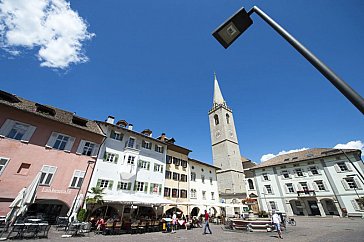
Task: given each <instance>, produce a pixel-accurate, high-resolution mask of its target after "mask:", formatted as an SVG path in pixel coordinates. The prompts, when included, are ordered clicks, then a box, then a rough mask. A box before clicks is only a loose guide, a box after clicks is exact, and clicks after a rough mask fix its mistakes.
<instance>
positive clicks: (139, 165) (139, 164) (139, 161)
mask: <svg viewBox="0 0 364 242" xmlns="http://www.w3.org/2000/svg"><path fill="white" fill-rule="evenodd" d="M141 166H142V161H141V160H138V168H140V167H141Z"/></svg>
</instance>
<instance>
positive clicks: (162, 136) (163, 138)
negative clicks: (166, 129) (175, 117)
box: [161, 133, 166, 141]
mask: <svg viewBox="0 0 364 242" xmlns="http://www.w3.org/2000/svg"><path fill="white" fill-rule="evenodd" d="M165 140H166V134H165V133H162V135H161V141H165Z"/></svg>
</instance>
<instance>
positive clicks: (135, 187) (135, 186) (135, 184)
mask: <svg viewBox="0 0 364 242" xmlns="http://www.w3.org/2000/svg"><path fill="white" fill-rule="evenodd" d="M136 189H137V181H135V182H134V191H136Z"/></svg>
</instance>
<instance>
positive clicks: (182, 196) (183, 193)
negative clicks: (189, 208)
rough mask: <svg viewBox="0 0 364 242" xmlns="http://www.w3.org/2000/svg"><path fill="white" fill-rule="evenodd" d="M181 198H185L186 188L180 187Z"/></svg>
mask: <svg viewBox="0 0 364 242" xmlns="http://www.w3.org/2000/svg"><path fill="white" fill-rule="evenodd" d="M181 198H187V190H183V189H181Z"/></svg>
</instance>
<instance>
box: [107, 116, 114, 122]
mask: <svg viewBox="0 0 364 242" xmlns="http://www.w3.org/2000/svg"><path fill="white" fill-rule="evenodd" d="M114 119H115V118H114V117H113V116H110V115H109V117H107V119H106V123H109V124H114Z"/></svg>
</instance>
